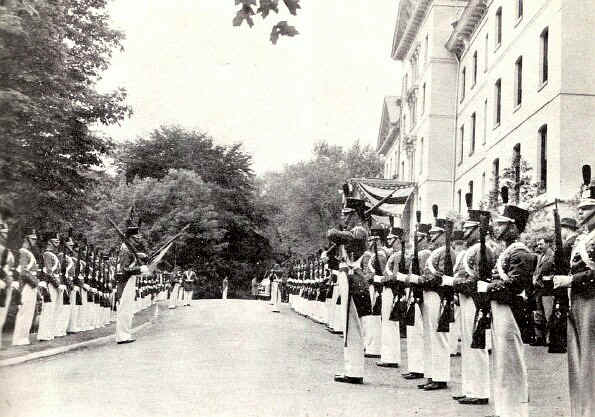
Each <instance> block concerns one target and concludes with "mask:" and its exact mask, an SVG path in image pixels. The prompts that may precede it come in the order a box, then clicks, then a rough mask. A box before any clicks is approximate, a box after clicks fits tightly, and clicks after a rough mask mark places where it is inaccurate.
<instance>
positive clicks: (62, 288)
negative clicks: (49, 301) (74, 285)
mask: <svg viewBox="0 0 595 417" xmlns="http://www.w3.org/2000/svg"><path fill="white" fill-rule="evenodd" d="M58 289H59V290H65V289H66V285H64V284H60V285H58Z"/></svg>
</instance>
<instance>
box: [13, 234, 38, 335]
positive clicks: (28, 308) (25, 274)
mask: <svg viewBox="0 0 595 417" xmlns="http://www.w3.org/2000/svg"><path fill="white" fill-rule="evenodd" d="M36 242H37V234H36V233H35V230H33V229H31V228H29V229H26V230H25V239H24V240H23V246H22V247H21V249H20V252H21V257H20V266H19V267H20V278H21V305H20V306H19V310H18V313H17V316H16V320H15V324H14V333H13V336H12V344H13V346H20V345H28V344H30V343H31V341H30V339H29V332H30V331H31V325H32V324H33V315H34V314H35V304H36V303H37V285H38V284H39V282H38V280H37V261H36V260H35V256H34V255H33V252H31V250H33V247H34V245H35V244H36Z"/></svg>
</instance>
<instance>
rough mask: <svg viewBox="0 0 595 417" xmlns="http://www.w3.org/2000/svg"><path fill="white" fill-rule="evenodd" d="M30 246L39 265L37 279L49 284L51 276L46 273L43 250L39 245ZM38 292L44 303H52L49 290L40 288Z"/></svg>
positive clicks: (43, 287)
mask: <svg viewBox="0 0 595 417" xmlns="http://www.w3.org/2000/svg"><path fill="white" fill-rule="evenodd" d="M29 243H31V242H29ZM30 246H31V253H33V256H34V257H35V259H36V260H37V265H38V269H37V279H38V280H39V281H40V282H41V281H45V282H46V284H47V283H48V282H49V281H50V276H49V275H48V274H47V273H46V272H45V259H44V258H43V253H42V252H41V249H40V248H39V244H35V246H33V245H30ZM38 290H39V292H40V294H41V298H42V299H43V302H44V303H51V302H52V296H51V295H50V291H49V290H48V288H47V287H45V286H39V287H38Z"/></svg>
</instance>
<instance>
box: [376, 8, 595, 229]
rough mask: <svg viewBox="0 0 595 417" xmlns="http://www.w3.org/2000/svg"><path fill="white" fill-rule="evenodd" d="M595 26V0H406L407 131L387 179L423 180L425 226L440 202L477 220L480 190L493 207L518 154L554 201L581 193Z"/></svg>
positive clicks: (589, 157) (397, 43) (399, 54)
mask: <svg viewBox="0 0 595 417" xmlns="http://www.w3.org/2000/svg"><path fill="white" fill-rule="evenodd" d="M422 15H423V17H422ZM405 21H406V23H405ZM591 27H595V3H593V2H578V1H562V0H530V1H529V0H469V1H449V2H447V1H444V2H440V1H417V2H411V1H406V0H402V1H401V5H400V10H399V17H398V19H397V28H396V30H395V39H394V42H393V53H392V56H393V58H395V59H398V60H401V61H402V62H403V91H402V95H401V121H400V125H401V129H400V132H399V136H398V137H397V138H396V139H395V140H393V142H392V143H391V145H390V149H388V150H386V151H385V153H384V155H385V158H387V157H388V156H391V155H392V156H393V157H394V155H398V158H397V160H398V161H399V162H398V164H396V166H397V168H395V166H394V165H395V164H394V163H391V165H390V167H387V169H386V170H385V171H386V172H385V174H386V175H385V176H386V177H388V178H393V177H394V176H395V175H396V178H399V179H404V180H411V181H415V182H416V183H417V185H418V195H417V198H416V199H415V201H414V203H415V204H416V205H417V206H416V207H420V208H421V210H422V211H423V213H424V220H423V221H428V220H429V219H428V217H426V216H429V215H431V214H430V213H429V207H430V206H431V205H432V203H437V204H439V205H440V206H441V207H444V208H445V209H447V210H455V211H457V212H460V213H461V214H462V215H465V214H466V207H465V197H464V196H465V194H466V193H468V192H471V193H472V194H473V206H474V208H478V207H480V205H484V204H487V201H488V197H489V195H490V193H492V196H494V195H497V194H496V193H495V191H496V190H497V189H499V188H500V186H502V185H503V184H504V181H506V180H505V179H504V178H503V173H504V172H505V170H507V168H510V167H511V164H512V160H513V155H514V154H515V152H516V155H519V154H520V157H521V159H522V160H523V161H524V163H526V166H527V167H528V168H530V170H529V171H528V174H529V175H530V176H531V179H530V181H531V182H532V183H534V185H535V187H536V189H539V190H540V192H542V193H543V197H544V198H545V199H546V200H548V201H551V200H553V199H554V198H562V199H565V198H570V197H572V196H574V195H576V193H577V191H578V189H579V186H580V167H581V166H582V165H583V164H591V165H593V163H595V140H594V139H593V138H592V137H591V134H590V133H591V132H590V129H591V128H592V127H593V126H595V113H594V112H593V109H594V108H595V60H594V59H593V58H592V49H593V47H592V33H591V31H590V30H589V28H591ZM426 37H427V38H426ZM426 39H428V40H427V41H426ZM426 44H427V45H428V47H427V48H426V47H425V45H426ZM416 54H417V55H420V56H421V57H422V59H421V61H420V59H419V58H418V57H417V55H416ZM426 55H427V56H428V58H427V60H426V58H425V57H426ZM424 97H425V98H424ZM411 144H413V145H411ZM408 146H409V147H408ZM385 147H386V145H385ZM378 149H379V150H380V149H381V148H380V146H379V147H378ZM403 149H406V150H407V151H405V152H403V151H402V150H403ZM399 152H400V153H399ZM385 161H387V159H385ZM403 177H405V178H403ZM412 209H413V210H415V208H412ZM441 212H442V213H444V210H442V209H441Z"/></svg>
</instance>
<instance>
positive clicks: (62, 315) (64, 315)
mask: <svg viewBox="0 0 595 417" xmlns="http://www.w3.org/2000/svg"><path fill="white" fill-rule="evenodd" d="M65 291H68V289H62V288H59V289H58V300H57V301H56V320H55V324H56V328H55V330H54V336H57V337H60V336H66V329H67V328H68V321H69V320H70V306H71V304H64V292H65Z"/></svg>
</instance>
